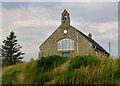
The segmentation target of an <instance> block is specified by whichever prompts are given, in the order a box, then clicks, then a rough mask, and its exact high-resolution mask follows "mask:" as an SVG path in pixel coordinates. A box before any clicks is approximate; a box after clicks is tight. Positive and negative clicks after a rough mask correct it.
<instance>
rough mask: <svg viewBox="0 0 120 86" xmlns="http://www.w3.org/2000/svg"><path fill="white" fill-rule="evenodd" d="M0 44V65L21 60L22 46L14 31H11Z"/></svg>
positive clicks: (11, 63)
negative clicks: (0, 44)
mask: <svg viewBox="0 0 120 86" xmlns="http://www.w3.org/2000/svg"><path fill="white" fill-rule="evenodd" d="M3 44H4V45H2V46H1V49H0V51H1V56H2V65H3V66H4V65H13V64H16V63H19V62H22V61H21V60H22V59H23V54H24V53H22V51H20V49H21V48H22V47H21V46H20V45H19V44H18V43H17V39H16V36H15V33H14V32H13V31H12V32H10V35H9V36H8V37H6V40H4V41H3Z"/></svg>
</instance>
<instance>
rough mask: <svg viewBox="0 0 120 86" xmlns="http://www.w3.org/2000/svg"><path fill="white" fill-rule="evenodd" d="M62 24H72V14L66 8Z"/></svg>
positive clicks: (62, 16)
mask: <svg viewBox="0 0 120 86" xmlns="http://www.w3.org/2000/svg"><path fill="white" fill-rule="evenodd" d="M61 25H70V16H69V13H68V12H67V11H66V9H65V10H64V11H63V12H62V15H61Z"/></svg>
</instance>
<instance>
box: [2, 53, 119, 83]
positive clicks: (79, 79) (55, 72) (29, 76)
mask: <svg viewBox="0 0 120 86" xmlns="http://www.w3.org/2000/svg"><path fill="white" fill-rule="evenodd" d="M2 71H3V75H2V83H3V84H43V85H44V84H114V85H115V84H120V59H113V58H110V57H109V58H108V57H95V56H76V57H74V58H67V57H61V56H57V55H55V56H47V57H41V58H40V59H38V60H36V61H31V62H26V63H19V64H16V65H11V66H8V67H3V70H2Z"/></svg>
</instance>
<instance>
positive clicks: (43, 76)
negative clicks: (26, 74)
mask: <svg viewBox="0 0 120 86" xmlns="http://www.w3.org/2000/svg"><path fill="white" fill-rule="evenodd" d="M50 78H51V77H50V76H49V74H48V73H47V72H40V73H38V74H36V75H35V76H34V77H33V82H32V83H33V84H44V83H45V82H47V81H49V80H50Z"/></svg>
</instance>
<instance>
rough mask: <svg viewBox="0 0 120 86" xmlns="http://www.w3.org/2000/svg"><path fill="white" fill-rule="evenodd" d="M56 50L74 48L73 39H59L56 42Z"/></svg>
mask: <svg viewBox="0 0 120 86" xmlns="http://www.w3.org/2000/svg"><path fill="white" fill-rule="evenodd" d="M57 48H58V51H63V50H74V41H73V40H72V39H69V38H64V39H61V40H60V41H58V42H57Z"/></svg>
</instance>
